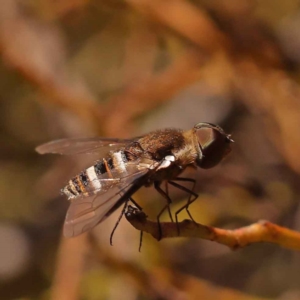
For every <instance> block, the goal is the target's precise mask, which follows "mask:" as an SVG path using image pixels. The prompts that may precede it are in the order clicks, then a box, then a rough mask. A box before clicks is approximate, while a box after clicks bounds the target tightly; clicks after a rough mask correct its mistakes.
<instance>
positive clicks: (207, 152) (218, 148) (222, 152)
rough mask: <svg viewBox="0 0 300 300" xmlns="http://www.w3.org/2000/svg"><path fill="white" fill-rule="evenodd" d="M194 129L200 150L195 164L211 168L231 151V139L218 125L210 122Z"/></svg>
mask: <svg viewBox="0 0 300 300" xmlns="http://www.w3.org/2000/svg"><path fill="white" fill-rule="evenodd" d="M195 129H196V132H195V133H196V136H197V139H198V143H199V148H200V152H201V153H200V155H199V157H198V160H197V164H198V166H199V167H201V168H204V169H209V168H212V167H214V166H215V165H217V164H218V163H219V162H220V161H221V160H222V159H223V158H224V157H225V156H226V155H227V154H228V153H229V152H230V151H231V147H230V144H231V142H232V140H231V139H230V136H228V135H227V134H226V133H225V132H224V131H223V130H222V129H221V128H220V127H218V126H214V125H212V124H207V125H206V126H203V127H198V128H195Z"/></svg>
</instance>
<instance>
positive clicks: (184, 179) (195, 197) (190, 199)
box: [168, 177, 198, 235]
mask: <svg viewBox="0 0 300 300" xmlns="http://www.w3.org/2000/svg"><path fill="white" fill-rule="evenodd" d="M175 180H177V181H183V182H192V183H193V186H192V189H191V190H190V189H188V188H186V187H185V186H182V185H180V184H178V183H176V182H174V181H168V182H169V184H171V185H173V186H174V187H176V188H178V189H180V190H182V191H184V192H186V193H188V194H189V195H190V196H189V198H188V201H187V203H186V204H185V205H184V206H182V207H181V208H180V209H179V210H177V211H176V213H175V220H176V224H177V231H178V235H180V230H179V226H178V214H179V213H180V212H181V211H182V210H184V209H185V210H186V212H187V213H188V215H189V217H190V219H191V220H192V221H193V222H195V220H194V218H193V217H192V215H191V213H190V211H189V206H190V205H191V204H192V203H193V202H194V201H195V200H196V199H197V198H198V194H196V193H195V192H194V189H195V185H196V180H195V179H192V178H181V177H178V178H176V179H175Z"/></svg>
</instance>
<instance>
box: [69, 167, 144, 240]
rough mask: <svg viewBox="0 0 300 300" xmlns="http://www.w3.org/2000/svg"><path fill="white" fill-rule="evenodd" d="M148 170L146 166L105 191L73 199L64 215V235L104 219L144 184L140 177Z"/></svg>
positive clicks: (73, 233) (80, 231)
mask: <svg viewBox="0 0 300 300" xmlns="http://www.w3.org/2000/svg"><path fill="white" fill-rule="evenodd" d="M148 172H149V169H148V168H144V169H142V170H137V171H136V172H135V173H133V174H130V175H127V176H124V177H122V178H121V179H119V181H118V182H117V181H115V182H114V183H113V185H111V186H110V187H109V188H107V189H106V190H105V192H103V190H101V191H99V193H97V194H96V195H95V194H93V195H90V196H88V197H80V198H76V199H74V200H73V201H72V202H71V205H70V207H69V210H68V212H67V215H66V219H65V224H64V235H65V236H66V237H73V236H77V235H79V234H81V233H83V232H85V231H88V230H90V229H92V228H93V227H95V226H96V225H97V224H99V223H100V222H102V221H103V220H105V219H106V218H107V217H108V216H109V215H110V214H111V213H112V212H113V211H115V210H116V209H117V208H118V207H119V206H120V205H122V203H124V202H125V201H126V200H127V199H128V198H129V197H130V196H131V195H132V194H133V193H134V192H135V191H137V190H138V189H139V188H140V187H141V186H142V185H143V184H144V182H143V179H142V177H144V176H145V177H146V175H147V173H148ZM101 183H102V182H101Z"/></svg>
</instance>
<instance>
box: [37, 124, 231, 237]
mask: <svg viewBox="0 0 300 300" xmlns="http://www.w3.org/2000/svg"><path fill="white" fill-rule="evenodd" d="M231 142H233V140H232V139H231V137H230V135H229V134H226V133H225V132H224V131H223V129H222V128H220V127H219V126H217V125H213V124H210V123H198V124H196V125H195V126H194V128H193V129H191V130H188V131H182V130H179V129H163V130H157V131H154V132H150V133H148V134H146V135H144V136H142V137H138V138H133V139H129V140H123V139H111V138H100V137H96V138H75V139H62V140H57V141H52V142H49V143H46V144H43V145H41V146H38V147H37V148H36V151H37V152H38V153H40V154H45V153H57V154H84V153H92V152H94V153H97V152H100V151H101V152H103V150H104V151H106V153H107V154H106V156H105V157H103V158H101V159H100V160H99V161H97V162H96V163H95V164H94V165H93V166H91V167H89V168H87V169H86V170H84V171H82V172H81V173H80V174H79V175H77V176H75V177H74V178H72V179H71V180H70V181H69V183H68V184H67V185H66V186H65V187H64V188H63V189H62V193H63V194H65V195H66V196H67V197H68V200H70V207H69V210H68V212H67V215H66V219H65V223H64V235H65V236H66V237H73V236H77V235H79V234H81V233H83V232H85V231H88V230H90V229H92V228H93V227H94V226H96V225H97V224H99V223H101V222H102V221H103V220H105V219H106V218H107V217H108V216H110V215H111V214H112V213H113V212H114V211H115V210H116V209H117V208H119V207H120V206H121V205H122V204H124V203H125V205H127V203H128V201H133V199H132V198H131V196H132V195H133V194H134V193H135V192H136V191H137V190H138V189H140V188H141V187H142V186H150V185H152V184H153V185H154V187H155V189H156V190H157V191H158V192H159V193H160V194H161V195H162V196H163V197H164V198H165V199H166V200H167V203H166V205H165V206H164V207H163V209H162V210H161V212H160V213H159V215H158V217H157V219H158V222H159V217H160V216H161V214H162V213H163V212H164V211H165V210H166V209H168V211H169V214H170V217H171V219H172V216H171V212H170V210H169V205H170V203H171V202H172V201H171V199H170V197H169V195H168V193H167V192H165V191H163V190H162V189H161V187H160V185H161V183H162V182H163V181H167V182H168V183H169V184H171V185H173V186H175V187H177V188H179V189H182V190H184V191H186V192H187V193H189V194H190V197H189V199H188V201H187V203H186V204H185V205H184V206H183V207H182V208H181V209H180V210H178V211H177V212H176V214H175V216H176V222H177V215H178V213H179V212H180V211H182V210H183V209H186V210H187V212H188V213H189V210H188V208H189V205H190V204H191V203H192V202H193V201H195V200H196V198H197V197H198V195H197V194H196V193H194V192H193V190H189V189H187V188H186V187H184V186H182V185H180V184H178V183H177V182H176V181H189V182H192V183H193V184H195V180H194V179H190V178H181V177H178V176H179V175H180V174H181V173H182V172H183V171H184V170H185V169H186V168H187V167H197V166H198V167H200V168H204V169H208V168H212V167H214V166H215V165H217V164H218V163H219V162H220V161H221V160H222V159H223V158H224V157H225V156H226V155H227V154H228V153H229V152H230V151H231V147H230V144H231ZM133 203H134V204H136V203H135V202H134V201H133ZM136 205H137V204H136ZM123 211H124V210H123ZM189 215H190V213H189ZM190 217H191V215H190ZM191 219H192V217H191ZM115 228H116V227H115ZM115 228H114V229H115Z"/></svg>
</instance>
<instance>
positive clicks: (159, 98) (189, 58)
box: [103, 51, 204, 136]
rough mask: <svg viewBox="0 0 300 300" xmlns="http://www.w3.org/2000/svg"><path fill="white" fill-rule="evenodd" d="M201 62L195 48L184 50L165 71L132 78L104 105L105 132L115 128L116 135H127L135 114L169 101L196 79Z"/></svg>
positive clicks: (109, 132)
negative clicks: (131, 80)
mask: <svg viewBox="0 0 300 300" xmlns="http://www.w3.org/2000/svg"><path fill="white" fill-rule="evenodd" d="M203 63H204V59H203V57H202V56H201V55H199V53H198V52H197V51H186V53H185V54H182V55H181V56H180V57H178V58H177V60H175V61H174V62H173V63H172V64H171V65H170V66H169V67H168V68H166V69H165V70H164V71H162V72H160V73H159V74H155V75H152V76H151V77H149V76H148V77H147V78H145V79H140V80H139V81H135V82H134V83H133V84H132V85H130V86H128V87H127V88H126V89H125V90H124V91H122V93H121V94H119V95H116V96H113V97H112V98H111V99H110V101H108V105H107V107H106V108H105V111H106V112H107V114H105V115H106V116H107V118H106V119H105V121H104V122H103V126H104V130H105V132H106V133H107V134H108V135H112V136H113V135H115V133H116V132H117V133H118V134H119V136H126V135H128V132H130V131H131V129H132V128H131V127H132V122H133V121H134V118H135V117H137V116H140V115H141V114H143V113H144V112H148V111H149V110H150V109H154V108H155V107H157V106H159V105H161V104H162V103H164V102H166V101H169V100H170V99H171V97H172V96H173V95H175V94H176V93H177V92H179V91H181V90H182V89H183V88H185V87H186V86H188V85H190V84H191V83H193V82H195V81H197V80H199V78H200V76H201V73H200V72H199V70H200V66H202V65H203ZM137 103H138V105H137ZM108 112H109V113H108Z"/></svg>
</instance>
